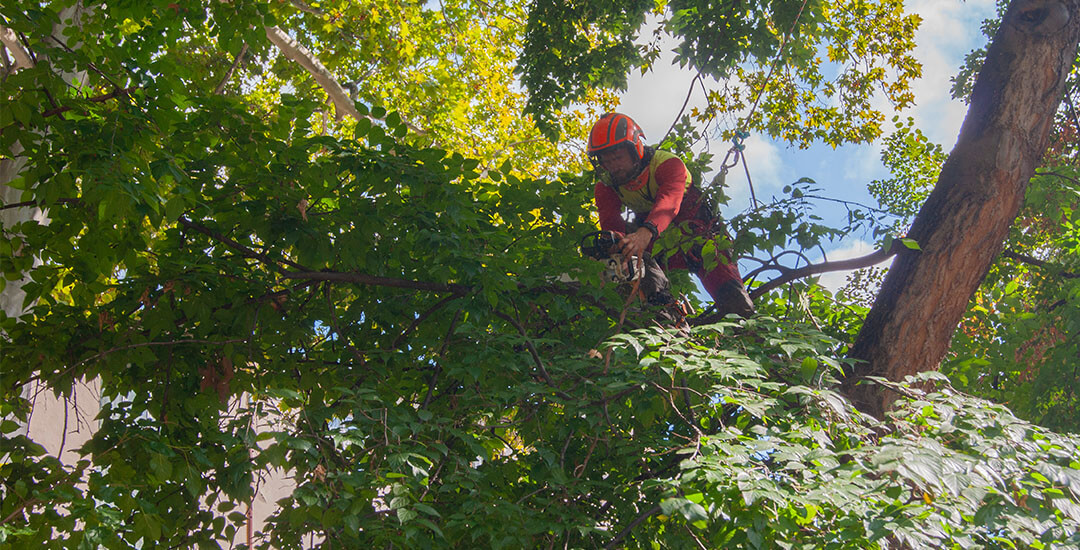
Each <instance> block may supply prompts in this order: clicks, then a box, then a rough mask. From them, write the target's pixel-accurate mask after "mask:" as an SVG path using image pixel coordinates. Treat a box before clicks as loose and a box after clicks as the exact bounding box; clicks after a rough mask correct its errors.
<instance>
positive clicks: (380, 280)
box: [282, 271, 469, 294]
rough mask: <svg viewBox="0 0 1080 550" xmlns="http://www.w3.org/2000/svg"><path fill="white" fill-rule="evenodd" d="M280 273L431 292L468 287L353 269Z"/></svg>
mask: <svg viewBox="0 0 1080 550" xmlns="http://www.w3.org/2000/svg"><path fill="white" fill-rule="evenodd" d="M282 275H283V276H284V277H285V278H286V279H307V280H311V281H330V282H336V283H355V284H361V285H372V286H388V287H393V288H409V289H413V290H430V291H433V292H453V293H456V294H466V293H468V292H469V287H467V286H464V285H458V284H454V283H446V284H443V283H429V282H426V281H410V280H407V279H392V278H390V277H378V276H375V275H366V274H364V273H357V272H355V271H348V272H346V271H286V272H283V273H282Z"/></svg>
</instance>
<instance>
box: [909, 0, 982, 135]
mask: <svg viewBox="0 0 1080 550" xmlns="http://www.w3.org/2000/svg"><path fill="white" fill-rule="evenodd" d="M912 11H914V12H915V13H918V14H919V15H921V16H922V18H923V21H922V25H921V26H920V27H919V31H918V33H917V34H916V36H915V43H916V44H917V47H916V48H915V56H916V58H917V59H918V60H919V61H920V62H921V63H922V65H923V76H922V78H920V79H919V80H918V81H916V82H915V84H914V86H913V89H914V91H915V98H916V102H917V104H916V106H915V107H914V108H913V109H911V110H910V111H908V112H907V113H905V114H906V115H911V116H913V117H915V119H916V121H917V124H918V126H919V127H921V128H922V129H923V131H924V132H926V133H927V135H928V136H929V137H930V139H931V140H933V141H935V142H937V143H941V144H942V146H944V147H945V148H946V150H949V149H951V148H952V146H953V144H955V143H956V137H957V135H958V134H959V131H960V124H961V123H962V122H963V120H964V115H965V114H966V113H967V105H965V104H963V103H962V102H960V101H956V100H953V99H952V97H951V95H950V89H951V88H952V82H951V78H952V76H953V75H955V74H956V71H957V69H958V68H959V67H960V63H961V62H962V61H963V58H964V56H965V55H966V54H967V53H968V52H969V51H971V50H973V49H976V48H979V47H981V46H983V45H984V44H985V43H986V38H985V37H984V36H983V35H982V32H981V31H980V24H981V23H982V21H983V20H984V19H986V18H989V17H991V16H993V14H994V1H993V0H968V1H966V2H960V1H957V0H952V1H945V2H943V1H942V0H916V1H914V2H913V3H912Z"/></svg>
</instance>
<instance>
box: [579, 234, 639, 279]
mask: <svg viewBox="0 0 1080 550" xmlns="http://www.w3.org/2000/svg"><path fill="white" fill-rule="evenodd" d="M618 242H619V237H618V236H617V235H616V234H615V233H614V232H611V231H593V232H592V233H588V234H586V235H585V236H583V237H582V238H581V242H580V243H579V246H580V248H581V253H582V254H583V255H585V256H588V257H590V258H592V259H594V260H599V261H601V262H604V263H605V264H606V267H605V269H604V279H605V280H608V281H611V282H614V283H627V282H632V281H636V280H639V279H641V277H642V276H643V275H644V274H645V264H644V262H643V261H642V260H641V258H638V257H637V256H630V257H629V258H628V257H625V256H623V255H622V254H619V253H617V252H614V250H615V245H616V244H618Z"/></svg>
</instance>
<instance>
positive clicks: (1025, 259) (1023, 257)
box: [1001, 250, 1080, 279]
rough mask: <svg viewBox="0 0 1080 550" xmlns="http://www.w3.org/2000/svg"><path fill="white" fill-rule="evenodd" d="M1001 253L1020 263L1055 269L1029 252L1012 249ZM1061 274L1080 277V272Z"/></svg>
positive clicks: (1067, 277) (1072, 277)
mask: <svg viewBox="0 0 1080 550" xmlns="http://www.w3.org/2000/svg"><path fill="white" fill-rule="evenodd" d="M1001 255H1002V256H1005V257H1006V258H1012V259H1013V260H1016V261H1018V262H1020V263H1025V264H1029V265H1033V266H1035V267H1039V268H1042V269H1053V267H1054V266H1052V265H1050V264H1049V263H1047V262H1044V261H1043V260H1040V259H1038V258H1035V257H1032V256H1028V255H1027V254H1020V253H1019V252H1013V251H1011V250H1003V251H1002V252H1001ZM1059 275H1061V276H1062V277H1065V278H1066V279H1078V278H1080V273H1072V272H1070V271H1062V272H1061V273H1059Z"/></svg>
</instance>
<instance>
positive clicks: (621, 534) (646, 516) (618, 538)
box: [604, 504, 662, 548]
mask: <svg viewBox="0 0 1080 550" xmlns="http://www.w3.org/2000/svg"><path fill="white" fill-rule="evenodd" d="M660 510H662V508H660V505H659V504H657V505H656V506H653V507H652V508H649V509H648V510H646V511H645V512H644V513H642V514H641V515H639V516H638V517H636V518H634V521H631V522H630V525H627V526H626V527H624V528H623V530H622V531H619V534H618V535H615V538H613V539H611V542H608V543H607V544H605V545H604V548H615V546H616V545H618V544H619V543H620V542H622V540H623V539H624V538H626V536H627V535H629V534H630V531H632V530H633V529H634V527H637V526H638V524H640V523H641V522H643V521H645V520H647V519H649V518H650V517H651V516H654V515H656V514H658V513H660Z"/></svg>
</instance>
